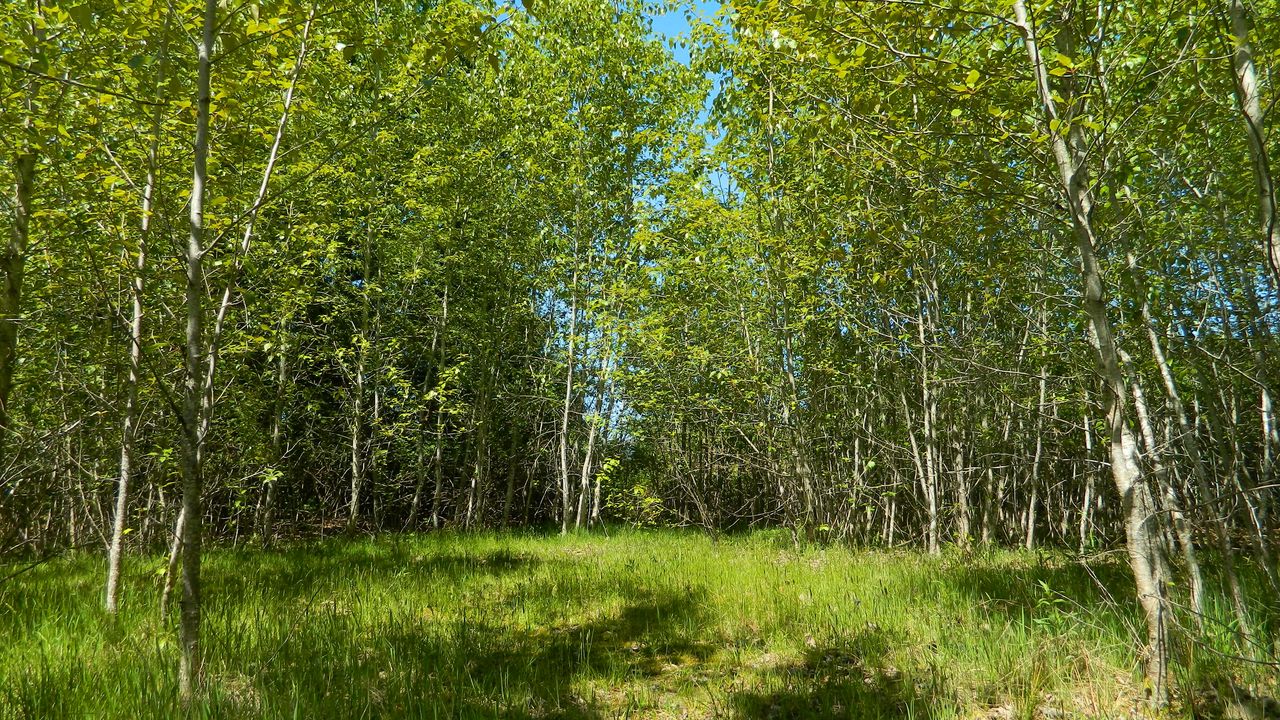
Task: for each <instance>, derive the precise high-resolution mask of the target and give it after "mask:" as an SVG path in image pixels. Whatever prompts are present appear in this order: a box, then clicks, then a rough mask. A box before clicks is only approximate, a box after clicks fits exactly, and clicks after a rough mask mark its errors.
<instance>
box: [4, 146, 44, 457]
mask: <svg viewBox="0 0 1280 720" xmlns="http://www.w3.org/2000/svg"><path fill="white" fill-rule="evenodd" d="M35 174H36V154H35V152H34V151H32V150H23V151H21V152H19V153H18V155H17V157H16V158H14V162H13V176H14V187H13V208H14V213H13V214H14V218H13V228H12V229H11V231H10V234H9V243H8V246H7V247H6V248H5V251H4V254H3V255H2V256H0V273H3V274H4V289H3V292H0V467H5V466H7V465H8V464H9V462H8V461H9V457H8V455H7V449H6V445H7V441H8V439H9V434H10V431H11V429H10V427H9V421H10V418H9V395H10V393H12V391H13V370H14V366H16V365H17V361H18V322H19V320H18V318H19V312H20V310H21V304H22V277H23V273H24V271H25V267H26V261H27V242H28V240H29V239H30V234H31V212H32V207H31V192H32V185H33V184H34V182H35Z"/></svg>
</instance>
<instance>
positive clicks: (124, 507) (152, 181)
mask: <svg viewBox="0 0 1280 720" xmlns="http://www.w3.org/2000/svg"><path fill="white" fill-rule="evenodd" d="M163 78H164V75H163V73H161V75H160V83H159V84H163ZM160 109H161V107H160V106H159V105H157V106H156V109H155V111H154V112H153V114H152V116H151V145H150V146H149V147H148V148H147V180H146V184H145V185H144V186H143V189H142V221H141V229H140V232H139V235H138V258H137V261H136V263H135V265H134V276H133V282H132V283H130V290H131V293H130V294H131V295H132V296H133V317H132V319H131V320H130V322H129V380H128V386H127V390H126V391H125V403H124V422H123V426H124V427H123V429H122V431H121V437H120V478H119V480H118V481H117V483H116V514H115V519H114V521H113V523H112V526H111V548H110V550H109V551H108V553H107V599H106V607H107V612H108V613H114V612H115V611H116V605H117V603H118V599H119V584H120V562H121V555H122V550H123V545H124V533H125V525H126V520H127V519H128V517H127V516H128V511H129V477H130V473H131V471H132V469H133V446H134V435H135V433H136V428H135V425H136V423H137V408H138V375H139V372H140V369H141V364H142V315H143V313H142V291H143V284H144V273H145V271H146V267H147V240H148V238H149V237H150V235H151V211H152V201H153V195H154V193H155V186H156V155H157V153H158V152H159V148H160Z"/></svg>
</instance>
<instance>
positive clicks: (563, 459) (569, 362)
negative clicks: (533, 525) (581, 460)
mask: <svg viewBox="0 0 1280 720" xmlns="http://www.w3.org/2000/svg"><path fill="white" fill-rule="evenodd" d="M577 330H578V247H577V242H576V241H575V243H574V248H573V283H572V286H571V290H570V300H569V338H568V347H567V348H566V350H565V374H564V407H563V409H562V410H561V414H560V500H561V508H560V534H561V535H564V534H566V533H568V532H569V512H570V507H571V504H572V497H571V494H572V492H573V488H572V486H571V485H570V481H569V417H570V415H571V412H572V409H573V366H574V349H575V346H574V341H575V340H576V338H575V333H577Z"/></svg>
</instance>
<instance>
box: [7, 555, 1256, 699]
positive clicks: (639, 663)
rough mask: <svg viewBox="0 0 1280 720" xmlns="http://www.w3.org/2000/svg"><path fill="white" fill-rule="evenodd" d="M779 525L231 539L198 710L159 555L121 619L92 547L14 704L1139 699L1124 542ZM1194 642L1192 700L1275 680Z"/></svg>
mask: <svg viewBox="0 0 1280 720" xmlns="http://www.w3.org/2000/svg"><path fill="white" fill-rule="evenodd" d="M780 538H781V536H779V535H776V534H771V533H757V534H753V535H746V536H740V537H730V538H722V539H720V540H718V541H716V540H712V539H709V538H707V537H704V536H701V535H694V534H689V533H681V532H614V533H613V534H611V535H610V536H608V537H605V536H603V535H592V536H569V537H563V538H562V537H556V536H538V535H528V534H488V535H450V534H436V535H420V536H384V537H379V538H376V539H362V540H354V541H353V540H341V539H331V540H324V541H316V542H310V543H305V544H295V545H292V546H289V547H286V548H284V549H281V550H276V551H269V552H263V551H259V550H257V549H252V550H234V549H221V550H212V551H210V552H209V553H208V554H207V557H206V562H205V566H204V567H205V572H204V587H205V614H204V632H205V635H204V648H205V656H206V668H205V682H204V688H205V689H204V692H203V695H202V697H201V698H200V700H199V701H198V702H197V703H195V704H193V705H192V706H190V707H187V708H183V707H182V706H181V705H180V704H179V702H178V700H177V697H176V694H175V686H176V679H175V674H176V671H175V668H176V660H177V648H176V631H175V629H174V628H173V626H172V625H173V623H172V621H171V622H169V623H165V622H162V621H161V620H160V617H159V611H158V595H159V589H158V588H159V584H160V579H161V574H160V573H161V572H162V568H163V559H162V558H161V557H159V556H154V557H147V558H137V557H132V558H129V562H128V564H127V565H126V577H125V586H124V589H123V594H122V597H123V607H122V609H121V612H120V614H119V615H118V616H117V617H115V618H110V617H108V616H107V615H106V614H105V613H104V612H103V611H102V609H101V598H102V589H101V586H102V574H103V568H102V565H103V563H102V560H101V558H100V557H99V556H97V555H90V554H82V555H77V556H74V557H69V558H65V559H62V560H58V561H55V562H51V563H48V564H46V565H43V566H41V567H39V568H37V569H34V570H32V571H31V572H28V573H24V574H22V575H20V576H18V577H17V578H14V579H12V580H10V581H9V582H7V583H5V584H3V585H0V718H3V719H4V720H10V719H16V718H74V717H95V718H96V717H101V718H138V717H145V718H151V717H166V718H167V717H182V716H187V717H200V718H401V717H405V718H473V717H504V718H566V719H585V718H606V717H634V718H641V717H647V718H684V717H726V718H978V717H993V718H994V717H1007V718H1016V717H1027V718H1030V717H1038V716H1045V715H1046V714H1049V713H1058V715H1056V716H1074V717H1119V716H1128V715H1130V714H1132V713H1133V712H1135V711H1136V709H1137V708H1139V707H1140V706H1141V698H1142V695H1143V688H1142V687H1141V685H1140V682H1139V680H1138V678H1139V677H1140V673H1139V672H1138V670H1137V668H1136V659H1135V651H1134V648H1135V647H1136V645H1137V642H1136V640H1135V634H1134V633H1135V628H1136V627H1137V616H1136V611H1135V609H1134V608H1133V607H1132V603H1128V602H1125V599H1126V598H1127V597H1128V594H1127V591H1128V590H1129V588H1130V587H1131V585H1130V582H1131V581H1130V580H1129V576H1128V575H1127V572H1126V571H1125V568H1124V566H1123V565H1122V564H1121V562H1120V560H1119V559H1118V558H1106V557H1104V558H1100V559H1095V560H1094V561H1092V562H1090V563H1088V564H1084V563H1081V562H1079V561H1077V560H1074V559H1071V558H1069V557H1066V556H1063V555H1055V554H1051V553H1044V552H1040V553H1015V552H1003V551H1002V552H995V551H992V552H982V553H974V552H961V551H959V550H953V551H949V552H948V553H945V554H944V555H943V556H942V557H940V558H930V557H926V556H923V555H921V554H918V553H914V552H887V551H857V550H850V549H840V548H820V547H815V548H808V549H800V550H797V549H795V548H794V547H791V546H790V545H789V544H788V543H786V542H782V541H781V539H780ZM11 569H12V567H11V566H10V567H6V566H4V565H2V564H0V577H2V576H4V575H7V574H8V572H9V570H11ZM1112 594H1114V595H1115V597H1116V598H1119V600H1115V599H1113V598H1112V597H1111V595H1112ZM1261 620H1263V621H1266V620H1272V621H1273V620H1274V619H1268V618H1263V619H1261ZM1260 627H1262V628H1263V629H1264V630H1265V628H1267V627H1271V628H1274V627H1275V625H1274V622H1272V624H1270V625H1268V624H1266V622H1263V623H1262V624H1260ZM1177 647H1178V650H1177V651H1178V652H1179V653H1180V657H1179V661H1180V662H1179V668H1180V669H1179V671H1178V672H1177V673H1176V674H1175V677H1176V678H1177V680H1178V682H1179V683H1180V685H1181V686H1182V687H1181V688H1180V689H1181V692H1180V693H1178V694H1179V695H1180V697H1183V698H1184V699H1185V698H1188V697H1190V696H1191V695H1193V694H1194V692H1195V688H1196V687H1199V686H1201V685H1203V684H1205V683H1210V682H1213V681H1214V679H1215V678H1217V679H1221V678H1227V680H1228V681H1230V682H1232V683H1246V682H1247V683H1252V685H1251V687H1255V688H1256V687H1264V686H1265V685H1266V682H1267V681H1266V679H1265V674H1263V673H1262V671H1261V670H1258V669H1257V668H1256V667H1254V666H1250V665H1247V664H1239V663H1237V664H1224V663H1226V661H1225V660H1224V658H1225V657H1226V654H1229V653H1228V651H1226V650H1222V651H1219V650H1215V649H1213V648H1210V647H1204V648H1202V647H1201V646H1200V645H1197V644H1194V643H1183V644H1180V645H1178V646H1177ZM1224 647H1225V646H1224ZM1175 690H1176V691H1177V690H1179V688H1175ZM1186 707H1189V705H1187V706H1186ZM1173 712H1174V713H1175V714H1176V713H1179V712H1183V713H1185V712H1189V710H1186V709H1185V707H1184V709H1183V710H1178V709H1177V708H1175V709H1174V711H1173Z"/></svg>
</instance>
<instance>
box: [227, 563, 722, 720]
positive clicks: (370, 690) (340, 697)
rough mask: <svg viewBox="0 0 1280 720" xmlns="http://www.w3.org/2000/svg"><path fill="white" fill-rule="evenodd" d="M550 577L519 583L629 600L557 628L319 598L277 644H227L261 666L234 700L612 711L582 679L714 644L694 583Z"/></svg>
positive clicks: (588, 599)
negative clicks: (590, 582) (361, 609)
mask: <svg viewBox="0 0 1280 720" xmlns="http://www.w3.org/2000/svg"><path fill="white" fill-rule="evenodd" d="M465 564H470V563H469V561H468V563H465ZM491 564H499V565H500V564H501V563H493V562H489V563H486V565H491ZM449 565H450V563H449V562H448V561H446V562H445V566H446V567H447V566H449ZM552 583H554V580H552V579H533V580H528V581H522V582H521V585H522V587H521V588H520V590H519V593H520V594H526V595H532V596H542V597H552V596H554V597H555V598H556V600H557V601H558V602H559V603H562V604H563V606H564V607H565V608H572V609H577V610H581V609H587V608H592V607H598V606H599V604H600V603H601V600H602V598H603V597H605V596H606V595H607V596H610V597H616V596H617V595H618V594H621V595H622V596H623V598H624V602H623V606H622V608H621V609H620V610H619V611H616V612H609V613H601V614H599V615H598V616H595V617H593V618H591V619H589V620H586V621H583V622H579V623H575V624H568V623H567V622H566V623H559V624H553V625H552V626H550V627H544V626H529V627H520V626H519V625H518V624H517V623H513V622H504V621H505V620H506V618H497V619H495V618H494V617H493V614H492V612H490V613H484V612H481V611H477V614H476V616H475V617H470V616H468V614H466V613H463V614H461V615H460V616H455V617H452V618H450V619H449V620H435V619H433V617H432V616H431V615H430V614H429V613H423V614H418V615H413V616H397V617H388V618H387V619H386V620H385V621H383V622H377V623H363V624H362V623H360V622H358V621H356V620H354V619H353V618H352V616H350V615H345V614H343V613H341V612H340V611H338V610H336V609H333V608H329V607H324V608H321V609H319V610H318V611H317V612H315V613H314V614H313V615H312V616H311V617H309V618H308V619H307V620H306V622H305V623H304V624H302V625H301V626H299V627H298V628H296V629H295V631H294V632H293V633H292V634H291V635H289V636H283V637H278V638H277V639H276V642H278V648H279V649H278V650H276V651H275V652H274V653H273V654H272V655H270V656H268V657H263V655H264V647H263V646H264V644H257V645H256V646H255V647H244V648H239V649H237V648H235V647H234V644H235V643H234V639H232V638H226V640H228V641H230V646H224V647H223V648H221V651H222V652H224V653H227V654H228V655H232V656H235V655H238V656H240V657H241V658H242V663H243V665H244V666H246V667H256V668H257V672H256V675H257V678H258V680H257V682H256V687H257V688H260V689H261V691H262V697H256V698H255V697H251V698H248V700H244V699H243V698H242V699H241V700H240V701H234V700H235V698H234V697H232V700H233V701H234V702H231V706H232V707H233V708H235V707H238V708H239V711H238V712H239V714H241V715H243V716H245V717H249V716H254V715H258V716H272V717H294V716H297V717H314V718H320V717H370V718H384V717H385V718H400V717H423V718H497V717H501V718H519V719H523V718H529V719H532V718H563V719H565V720H592V719H595V718H605V717H612V716H613V714H614V712H615V710H614V709H612V708H613V704H612V703H610V704H609V707H610V709H606V704H605V703H603V702H601V701H600V699H598V698H594V697H582V696H579V695H578V694H577V692H578V690H577V688H578V687H579V685H578V683H577V681H578V680H580V679H583V678H603V679H605V684H606V685H608V686H616V685H619V684H621V683H623V682H625V679H627V678H633V677H636V676H644V677H649V676H655V675H658V674H661V673H663V672H664V671H666V669H667V668H670V667H674V666H679V665H681V664H689V663H694V662H701V661H704V660H706V659H707V658H709V657H710V655H711V654H712V652H713V650H714V648H713V647H712V646H711V645H709V644H706V643H700V642H698V641H697V639H696V637H695V635H694V628H696V626H697V623H698V618H699V616H700V611H699V609H698V608H699V604H700V595H699V593H697V592H692V593H691V592H686V591H684V590H683V589H681V588H672V587H664V586H658V587H654V586H644V585H639V584H633V583H628V582H626V581H624V582H623V584H622V586H621V587H620V586H619V585H618V584H617V583H614V584H612V585H610V586H609V587H599V588H594V589H593V588H591V587H589V586H585V585H584V586H582V587H580V588H578V589H576V590H573V589H570V590H568V591H566V589H565V588H564V587H563V586H556V587H554V588H553V587H552ZM224 657H225V656H224ZM225 684H227V683H224V685H225ZM229 685H230V686H231V687H233V688H234V687H235V686H236V685H237V682H234V681H233V682H231V683H229ZM252 687H253V685H250V688H251V689H252ZM224 694H225V693H224ZM268 698H271V700H268ZM224 705H225V704H224ZM230 714H232V715H235V714H237V713H235V712H232V713H230Z"/></svg>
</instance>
